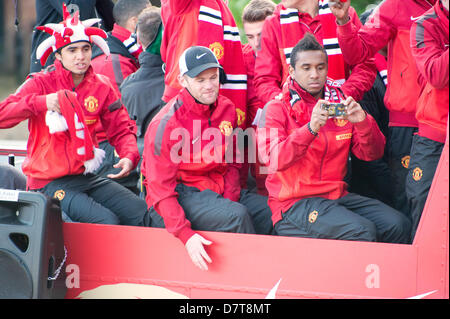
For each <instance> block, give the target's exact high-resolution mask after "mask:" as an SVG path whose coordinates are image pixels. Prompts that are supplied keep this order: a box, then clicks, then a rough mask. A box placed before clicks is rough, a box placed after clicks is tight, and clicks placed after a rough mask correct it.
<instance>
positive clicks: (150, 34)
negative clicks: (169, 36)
mask: <svg viewBox="0 0 450 319" xmlns="http://www.w3.org/2000/svg"><path fill="white" fill-rule="evenodd" d="M161 23H162V22H161V9H160V8H158V7H153V6H152V7H149V8H146V9H144V11H142V12H141V14H140V15H139V16H138V22H137V30H138V32H139V40H140V41H141V42H142V46H143V47H144V48H147V46H148V45H149V44H150V43H151V42H152V41H153V40H154V39H155V38H156V37H157V35H158V31H159V27H160V25H161Z"/></svg>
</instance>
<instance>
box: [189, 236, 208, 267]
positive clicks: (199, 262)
mask: <svg viewBox="0 0 450 319" xmlns="http://www.w3.org/2000/svg"><path fill="white" fill-rule="evenodd" d="M211 244H212V242H211V241H209V240H206V239H205V238H203V237H202V236H200V235H199V234H194V235H192V237H191V238H189V239H188V241H187V242H186V244H185V247H186V250H187V252H188V254H189V257H191V260H192V262H193V263H194V265H196V266H197V267H198V268H200V269H201V270H208V265H207V264H206V262H205V259H206V261H207V262H208V263H211V262H212V260H211V258H210V257H209V256H208V254H207V253H206V251H205V248H204V247H203V245H211Z"/></svg>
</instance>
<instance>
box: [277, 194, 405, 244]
mask: <svg viewBox="0 0 450 319" xmlns="http://www.w3.org/2000/svg"><path fill="white" fill-rule="evenodd" d="M274 229H275V231H276V233H277V234H278V235H280V236H293V237H311V238H327V239H343V240H359V241H381V242H388V243H408V242H409V232H410V231H411V223H410V221H409V219H408V218H407V217H406V216H405V215H403V214H402V213H400V212H398V211H396V210H395V209H393V208H391V207H390V206H388V205H386V204H383V203H382V202H380V201H378V200H376V199H372V198H367V197H363V196H360V195H357V194H353V193H349V194H347V195H346V196H344V197H342V198H339V199H336V200H329V199H325V198H321V197H314V198H306V199H302V200H299V201H298V202H296V203H295V204H294V205H293V206H292V207H291V208H290V209H289V210H288V211H287V212H285V213H283V219H282V220H280V221H279V222H277V223H276V224H275V226H274Z"/></svg>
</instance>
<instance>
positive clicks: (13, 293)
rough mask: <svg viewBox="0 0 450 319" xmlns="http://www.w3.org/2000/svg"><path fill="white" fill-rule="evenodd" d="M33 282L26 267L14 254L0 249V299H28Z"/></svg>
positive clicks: (31, 291) (30, 295)
mask: <svg viewBox="0 0 450 319" xmlns="http://www.w3.org/2000/svg"><path fill="white" fill-rule="evenodd" d="M32 296H33V281H32V278H31V274H30V272H29V270H28V268H27V266H26V265H25V264H24V263H23V262H21V260H20V258H19V257H17V256H16V255H15V254H13V253H11V252H9V251H7V250H5V249H0V298H1V299H30V298H32Z"/></svg>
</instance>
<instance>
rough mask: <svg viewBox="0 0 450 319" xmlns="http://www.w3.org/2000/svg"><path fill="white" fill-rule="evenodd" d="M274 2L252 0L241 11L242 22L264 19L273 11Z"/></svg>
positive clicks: (269, 0)
mask: <svg viewBox="0 0 450 319" xmlns="http://www.w3.org/2000/svg"><path fill="white" fill-rule="evenodd" d="M275 7H276V4H275V3H273V2H272V1H271V0H252V1H250V2H249V3H248V4H247V5H246V6H245V8H244V10H243V11H242V22H243V23H252V22H260V21H264V20H265V19H266V18H267V17H268V16H271V15H272V14H273V12H274V11H275Z"/></svg>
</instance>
